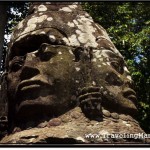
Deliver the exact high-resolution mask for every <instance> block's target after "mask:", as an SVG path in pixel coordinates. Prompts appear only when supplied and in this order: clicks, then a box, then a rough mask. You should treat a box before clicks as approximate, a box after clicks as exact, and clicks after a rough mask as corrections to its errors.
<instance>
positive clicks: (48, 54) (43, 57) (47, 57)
mask: <svg viewBox="0 0 150 150" xmlns="http://www.w3.org/2000/svg"><path fill="white" fill-rule="evenodd" d="M54 55H55V54H54V53H53V52H44V53H42V54H41V55H40V59H41V61H48V60H50V59H51V58H52V57H53V56H54Z"/></svg>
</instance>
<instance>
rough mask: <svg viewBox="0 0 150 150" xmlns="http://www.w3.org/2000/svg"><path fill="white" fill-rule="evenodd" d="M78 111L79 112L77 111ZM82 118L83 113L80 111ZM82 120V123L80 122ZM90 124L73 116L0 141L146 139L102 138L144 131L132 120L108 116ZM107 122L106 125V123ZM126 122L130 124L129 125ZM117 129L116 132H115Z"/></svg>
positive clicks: (99, 141)
mask: <svg viewBox="0 0 150 150" xmlns="http://www.w3.org/2000/svg"><path fill="white" fill-rule="evenodd" d="M78 110H79V107H77V108H75V109H72V110H70V111H69V112H67V113H66V114H64V115H65V116H68V117H70V114H74V113H77V112H78ZM78 113H79V112H78ZM80 114H81V116H83V118H84V114H83V113H80ZM64 115H61V116H59V118H57V120H58V119H60V120H61V119H62V118H63V117H64ZM82 122H84V123H82ZM90 122H91V125H88V123H87V122H86V121H85V120H81V119H80V118H74V119H72V120H71V121H70V122H67V123H62V124H60V125H59V126H49V127H43V128H37V127H35V128H32V129H29V130H24V131H20V132H17V133H15V134H10V135H8V136H6V137H4V138H3V139H2V140H1V142H0V143H1V144H2V143H17V144H18V143H22V144H36V143H37V144H38V143H43V144H45V143H47V144H51V143H57V144H59V143H66V144H68V143H72V144H77V143H78V144H80V143H91V142H92V143H99V144H102V143H114V144H115V143H116V144H118V143H122V142H123V143H130V144H131V143H135V142H136V143H144V142H145V141H146V140H144V139H134V138H133V139H128V138H126V139H123V138H120V139H117V138H114V139H113V138H110V137H109V138H106V137H105V138H104V135H106V136H107V135H110V134H111V133H120V134H124V133H126V134H131V133H132V134H133V133H134V134H138V133H144V131H143V130H142V129H141V128H140V127H136V128H135V126H134V125H133V122H129V123H127V122H126V123H125V122H123V121H122V120H120V119H119V121H118V123H114V122H112V121H111V120H110V119H109V118H107V119H106V118H105V121H101V122H98V121H92V120H91V121H90ZM106 124H107V125H106ZM128 124H130V125H131V126H130V127H129V126H128ZM115 131H117V132H115ZM92 134H93V135H95V136H97V137H98V136H99V137H98V138H92V137H90V135H92Z"/></svg>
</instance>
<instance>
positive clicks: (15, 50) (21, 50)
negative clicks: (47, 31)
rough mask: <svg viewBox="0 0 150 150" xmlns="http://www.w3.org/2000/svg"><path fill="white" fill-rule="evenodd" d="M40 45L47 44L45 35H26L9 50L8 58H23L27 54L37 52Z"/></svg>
mask: <svg viewBox="0 0 150 150" xmlns="http://www.w3.org/2000/svg"><path fill="white" fill-rule="evenodd" d="M42 43H49V38H48V36H47V35H28V36H26V37H24V38H23V39H21V40H19V41H17V42H15V43H14V44H13V46H12V48H11V50H10V51H11V54H10V58H11V59H12V58H13V57H15V56H24V55H26V54H27V53H30V52H34V51H36V50H38V49H39V48H40V46H41V44H42Z"/></svg>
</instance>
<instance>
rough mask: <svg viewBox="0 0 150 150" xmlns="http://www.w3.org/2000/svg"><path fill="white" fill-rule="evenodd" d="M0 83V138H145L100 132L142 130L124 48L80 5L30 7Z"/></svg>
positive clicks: (14, 37) (95, 140)
mask: <svg viewBox="0 0 150 150" xmlns="http://www.w3.org/2000/svg"><path fill="white" fill-rule="evenodd" d="M6 78H7V80H6ZM2 83H3V84H2V89H3V92H2V95H3V96H2V97H3V100H4V99H5V100H6V99H8V129H9V131H8V133H9V134H8V135H7V136H5V137H4V138H3V139H2V140H1V143H22V144H23V143H24V144H27V143H28V144H29V143H30V144H31V143H117V142H124V143H128V142H130V143H133V142H136V143H137V142H140V143H143V142H145V141H143V140H142V139H138V140H137V139H134V138H133V139H132V140H131V139H130V140H129V139H116V138H115V139H114V138H110V137H109V138H106V137H103V136H102V135H105V134H107V135H111V134H112V133H122V134H124V133H127V134H130V133H133V134H138V133H144V131H143V130H142V129H141V128H140V126H139V124H138V123H137V122H136V121H135V119H134V118H135V115H136V113H137V108H136V96H135V91H134V90H133V89H132V87H131V84H132V80H131V77H130V75H129V71H128V69H127V67H126V65H125V62H124V59H123V57H122V55H121V54H120V52H119V51H118V50H117V49H116V47H115V46H114V44H113V43H112V42H111V40H110V38H109V36H108V35H107V32H106V31H105V29H104V28H103V27H101V26H100V25H98V24H96V23H95V22H94V21H93V19H92V18H91V17H90V15H89V14H88V13H87V12H85V11H83V10H82V8H81V6H80V5H78V4H75V3H72V2H71V3H62V5H60V4H59V3H56V2H55V3H54V2H52V3H51V4H50V3H49V2H43V3H42V2H39V3H34V4H33V5H32V6H31V8H30V10H29V15H28V16H27V17H26V18H25V19H24V20H22V21H21V22H20V23H19V24H18V25H17V26H16V28H15V29H14V31H13V33H12V36H11V41H10V44H9V50H8V54H7V59H6V70H5V75H4V76H3V82H2ZM31 122H32V123H31ZM18 129H19V130H18ZM13 131H14V132H13ZM93 134H94V136H96V137H95V138H92V137H91V136H90V135H93ZM87 136H90V137H87ZM97 136H100V137H97ZM101 136H102V137H101ZM144 140H145V139H144Z"/></svg>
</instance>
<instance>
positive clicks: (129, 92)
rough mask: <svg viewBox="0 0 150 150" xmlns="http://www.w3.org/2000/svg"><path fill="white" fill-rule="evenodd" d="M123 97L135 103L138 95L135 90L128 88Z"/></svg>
mask: <svg viewBox="0 0 150 150" xmlns="http://www.w3.org/2000/svg"><path fill="white" fill-rule="evenodd" d="M123 95H124V97H125V98H127V99H129V100H130V101H132V102H133V103H135V102H136V93H135V91H134V90H132V89H130V88H127V89H126V90H124V91H123Z"/></svg>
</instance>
